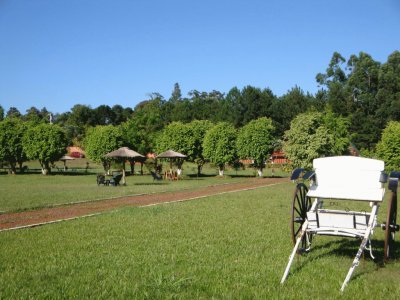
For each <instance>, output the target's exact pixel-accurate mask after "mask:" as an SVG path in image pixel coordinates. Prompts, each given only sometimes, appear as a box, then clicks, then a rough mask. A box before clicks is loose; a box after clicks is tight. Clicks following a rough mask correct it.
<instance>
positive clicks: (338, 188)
mask: <svg viewBox="0 0 400 300" xmlns="http://www.w3.org/2000/svg"><path fill="white" fill-rule="evenodd" d="M313 167H314V170H315V174H316V176H315V182H314V184H313V185H312V186H311V187H310V191H309V193H308V194H307V195H308V196H310V197H321V198H334V199H352V200H366V201H382V200H383V194H384V189H383V187H382V183H381V180H380V179H381V174H382V172H383V170H384V167H385V165H384V162H383V161H381V160H376V159H370V158H362V157H355V156H335V157H324V158H317V159H314V161H313Z"/></svg>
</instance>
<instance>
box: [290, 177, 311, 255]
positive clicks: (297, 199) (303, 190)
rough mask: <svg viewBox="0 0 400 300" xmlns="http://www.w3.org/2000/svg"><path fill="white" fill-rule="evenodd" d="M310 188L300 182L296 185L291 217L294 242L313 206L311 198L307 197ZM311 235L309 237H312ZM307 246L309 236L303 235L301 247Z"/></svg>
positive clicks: (294, 242)
mask: <svg viewBox="0 0 400 300" xmlns="http://www.w3.org/2000/svg"><path fill="white" fill-rule="evenodd" d="M307 192H308V188H307V186H306V185H305V184H304V183H299V184H297V186H296V189H295V191H294V195H293V201H292V218H291V223H290V227H291V233H292V241H293V244H296V239H297V237H298V235H299V234H300V233H301V228H302V226H303V223H304V221H305V220H306V219H307V212H308V211H309V210H310V207H311V199H310V198H309V197H307V196H306V195H307ZM310 238H311V237H309V239H310ZM306 247H307V237H306V235H304V236H303V238H302V240H301V248H302V249H305V248H306Z"/></svg>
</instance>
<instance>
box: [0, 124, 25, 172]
mask: <svg viewBox="0 0 400 300" xmlns="http://www.w3.org/2000/svg"><path fill="white" fill-rule="evenodd" d="M27 127H28V126H27V125H26V124H25V123H23V122H20V121H19V120H17V119H15V118H11V119H6V120H4V121H1V122H0V161H5V162H7V163H8V164H9V165H10V169H11V173H12V174H15V173H16V164H17V163H18V164H19V165H20V167H21V165H22V163H23V162H24V161H26V159H27V157H26V154H25V151H24V149H23V146H22V139H23V136H24V134H25V131H26V129H27Z"/></svg>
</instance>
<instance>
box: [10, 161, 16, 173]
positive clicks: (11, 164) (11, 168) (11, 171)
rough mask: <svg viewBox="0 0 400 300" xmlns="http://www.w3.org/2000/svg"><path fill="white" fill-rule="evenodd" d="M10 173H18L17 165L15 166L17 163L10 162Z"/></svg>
mask: <svg viewBox="0 0 400 300" xmlns="http://www.w3.org/2000/svg"><path fill="white" fill-rule="evenodd" d="M10 174H13V175H15V174H17V167H16V166H15V163H10Z"/></svg>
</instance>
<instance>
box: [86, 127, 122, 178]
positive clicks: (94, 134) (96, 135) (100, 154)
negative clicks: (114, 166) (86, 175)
mask: <svg viewBox="0 0 400 300" xmlns="http://www.w3.org/2000/svg"><path fill="white" fill-rule="evenodd" d="M122 144H123V136H122V130H121V128H120V127H115V126H112V125H107V126H96V127H91V128H89V129H88V131H87V133H86V138H85V141H84V145H85V151H86V155H87V156H88V157H89V158H90V159H91V160H93V161H95V162H98V163H101V164H102V165H103V167H104V170H105V171H108V170H109V168H110V159H109V158H107V157H105V156H104V155H106V154H107V153H109V152H111V151H114V150H116V149H118V148H120V147H122Z"/></svg>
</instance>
